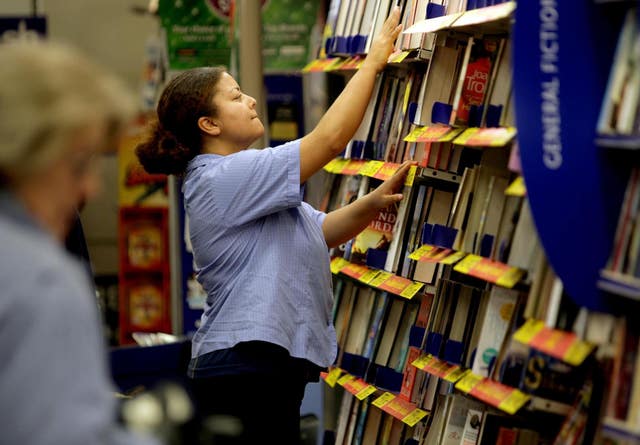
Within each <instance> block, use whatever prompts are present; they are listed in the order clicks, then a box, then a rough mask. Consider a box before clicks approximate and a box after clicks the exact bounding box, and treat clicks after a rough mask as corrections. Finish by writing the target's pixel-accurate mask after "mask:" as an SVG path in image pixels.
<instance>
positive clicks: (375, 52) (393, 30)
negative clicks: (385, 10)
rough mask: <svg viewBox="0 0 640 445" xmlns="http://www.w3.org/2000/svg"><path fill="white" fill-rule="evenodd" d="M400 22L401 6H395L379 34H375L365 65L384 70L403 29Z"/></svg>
mask: <svg viewBox="0 0 640 445" xmlns="http://www.w3.org/2000/svg"><path fill="white" fill-rule="evenodd" d="M399 23H400V8H399V7H398V6H394V7H393V9H392V10H391V14H389V17H387V20H385V22H384V25H382V29H381V30H380V33H379V34H378V35H377V36H374V39H373V42H372V43H371V48H370V49H369V54H367V57H366V58H365V60H364V63H363V66H371V67H373V68H374V69H375V70H376V71H382V69H383V68H384V67H385V65H386V64H387V60H388V59H389V56H390V55H391V52H392V51H393V46H394V44H395V42H396V39H397V38H398V36H399V35H400V31H402V25H399Z"/></svg>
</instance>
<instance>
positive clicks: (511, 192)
mask: <svg viewBox="0 0 640 445" xmlns="http://www.w3.org/2000/svg"><path fill="white" fill-rule="evenodd" d="M504 194H505V195H507V196H525V195H526V194H527V187H526V186H525V185H524V178H523V177H522V176H518V177H517V178H516V179H514V180H513V182H512V183H511V184H509V187H507V188H506V190H505V191H504Z"/></svg>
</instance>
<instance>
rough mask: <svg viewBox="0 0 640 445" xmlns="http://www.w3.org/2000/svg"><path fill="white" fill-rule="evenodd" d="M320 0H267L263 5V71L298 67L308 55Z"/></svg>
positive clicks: (297, 69) (282, 70)
mask: <svg viewBox="0 0 640 445" xmlns="http://www.w3.org/2000/svg"><path fill="white" fill-rule="evenodd" d="M319 5H320V0H268V1H267V2H266V3H265V4H264V5H263V7H262V28H263V31H262V32H263V36H262V37H263V38H262V42H263V47H262V56H263V64H264V71H265V72H291V71H300V70H301V69H302V68H303V67H304V66H305V65H306V64H307V63H308V62H309V61H310V59H311V57H310V56H309V51H310V48H311V34H312V30H313V27H314V26H315V24H316V22H317V18H318V17H317V16H318V8H319Z"/></svg>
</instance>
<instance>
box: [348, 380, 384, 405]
mask: <svg viewBox="0 0 640 445" xmlns="http://www.w3.org/2000/svg"><path fill="white" fill-rule="evenodd" d="M344 389H345V390H347V391H349V392H350V393H351V394H353V395H354V396H356V398H357V399H358V400H364V399H366V398H367V397H369V396H370V395H371V394H373V393H375V392H376V390H377V388H376V387H375V386H373V385H370V384H368V383H367V382H365V381H364V380H362V379H359V378H358V379H354V380H350V381H348V382H347V383H345V385H344Z"/></svg>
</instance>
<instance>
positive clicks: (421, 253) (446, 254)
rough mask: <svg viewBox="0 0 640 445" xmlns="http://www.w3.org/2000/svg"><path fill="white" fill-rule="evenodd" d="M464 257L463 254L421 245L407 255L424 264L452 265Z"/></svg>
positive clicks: (464, 254)
mask: <svg viewBox="0 0 640 445" xmlns="http://www.w3.org/2000/svg"><path fill="white" fill-rule="evenodd" d="M465 256H466V253H464V252H455V251H453V250H451V249H445V248H444V247H437V246H431V245H429V244H423V245H422V246H420V247H419V248H418V249H417V250H416V251H414V252H413V253H411V254H410V255H409V258H411V259H412V260H415V261H423V262H426V263H441V264H453V263H456V262H458V261H460V260H461V259H462V258H464V257H465Z"/></svg>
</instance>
